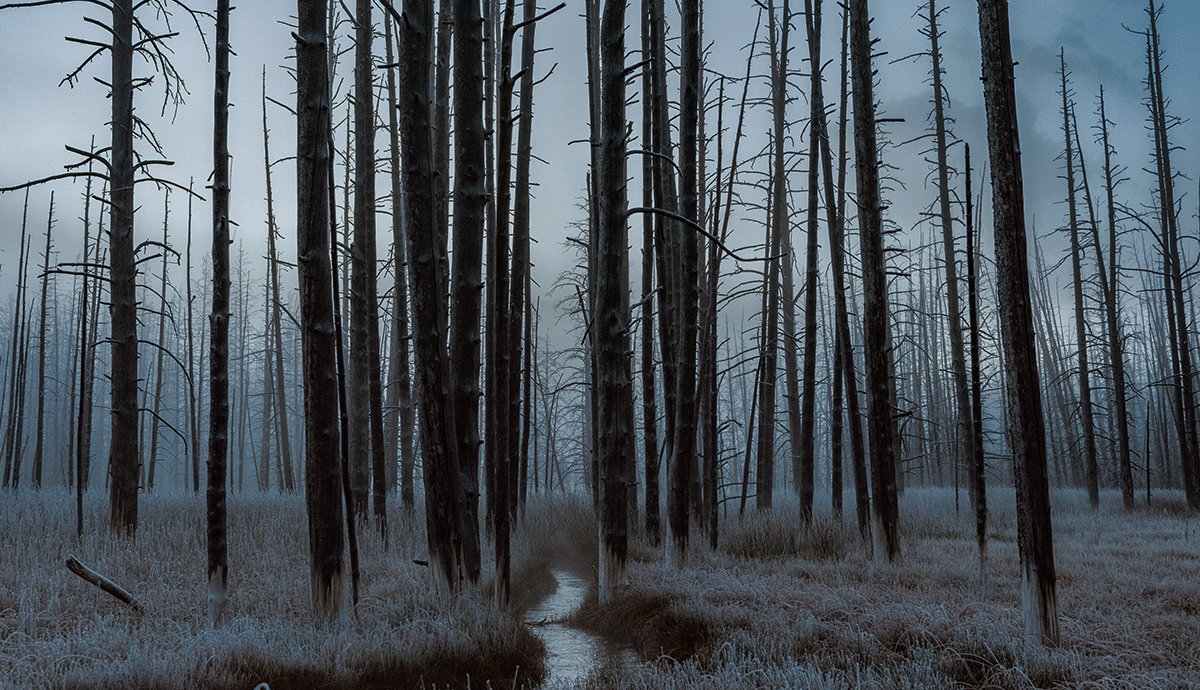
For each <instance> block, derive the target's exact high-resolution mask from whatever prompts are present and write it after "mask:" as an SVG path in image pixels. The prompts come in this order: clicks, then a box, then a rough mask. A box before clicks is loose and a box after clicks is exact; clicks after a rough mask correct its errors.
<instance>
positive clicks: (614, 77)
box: [593, 0, 686, 603]
mask: <svg viewBox="0 0 1200 690" xmlns="http://www.w3.org/2000/svg"><path fill="white" fill-rule="evenodd" d="M625 5H626V0H607V1H606V2H605V5H604V11H603V14H602V16H601V22H600V61H601V87H600V113H601V118H600V123H599V124H600V130H599V131H598V132H596V133H595V134H594V135H593V139H594V140H595V141H596V142H597V143H598V144H599V156H598V159H599V162H600V167H599V168H598V170H597V185H596V189H597V190H598V191H599V193H600V195H599V197H598V198H597V202H598V210H599V212H600V213H599V217H600V224H599V226H598V228H597V229H598V231H599V233H598V238H597V239H598V245H599V247H598V248H599V256H598V257H597V258H598V269H599V272H598V274H597V275H596V285H597V288H598V291H597V294H596V312H595V314H594V319H595V320H594V323H593V329H594V330H595V341H596V350H597V363H598V367H597V374H598V379H599V380H598V383H599V389H598V393H599V396H598V397H599V406H600V410H599V412H600V414H599V418H598V420H597V421H598V426H599V437H598V438H599V444H600V445H599V448H598V449H597V451H598V456H599V459H600V463H601V465H600V479H601V482H600V494H601V498H600V506H601V515H600V567H599V591H600V594H599V596H600V601H601V602H602V603H606V602H609V601H611V600H612V598H613V595H614V593H615V592H616V589H617V587H619V586H622V585H624V584H626V578H627V575H626V573H627V560H628V550H629V506H628V497H629V490H628V486H629V484H630V483H631V482H632V481H633V467H634V458H633V457H632V456H631V455H630V452H629V451H630V449H631V446H630V445H629V444H628V443H627V442H626V439H628V438H629V437H631V436H632V434H633V433H634V430H633V424H632V421H633V378H632V373H631V371H630V362H629V356H630V355H629V352H628V344H627V340H626V335H625V334H626V333H627V332H628V330H629V312H628V309H627V308H626V305H625V304H624V299H623V297H622V293H624V292H627V291H628V289H629V285H628V284H624V283H625V281H624V280H623V279H622V277H623V276H625V275H627V270H626V268H625V267H624V266H623V264H624V263H626V262H628V249H627V247H626V245H627V242H628V237H627V236H628V225H627V219H626V205H627V199H626V193H627V192H626V182H625V178H626V172H625V147H626V143H625V79H626V77H625V73H624V68H625ZM685 6H686V3H685ZM684 506H685V510H686V503H685V504H684ZM685 544H686V537H685Z"/></svg>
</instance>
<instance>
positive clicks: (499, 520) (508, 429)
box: [486, 0, 519, 608]
mask: <svg viewBox="0 0 1200 690" xmlns="http://www.w3.org/2000/svg"><path fill="white" fill-rule="evenodd" d="M515 12H516V3H515V2H514V0H505V3H504V11H503V15H504V19H503V28H502V29H501V31H500V84H499V86H500V90H499V98H498V99H497V106H496V107H497V109H498V110H499V113H498V120H499V122H498V126H497V131H496V156H497V158H498V160H497V161H496V164H495V169H496V205H495V215H496V218H495V220H494V221H493V222H492V224H491V227H492V234H491V236H490V237H489V241H488V245H489V247H490V251H491V252H492V253H491V255H490V256H489V258H488V274H489V277H491V280H489V282H488V288H489V289H488V351H487V379H488V393H489V395H490V397H489V398H488V400H487V406H486V408H487V409H486V413H487V415H488V422H489V427H490V428H489V431H488V445H489V448H488V450H489V451H490V453H491V459H490V465H491V468H492V469H491V471H490V474H491V476H492V484H491V486H490V487H489V490H491V491H494V494H495V495H494V496H491V495H489V499H490V500H489V502H488V503H489V506H490V509H489V513H490V515H489V517H490V518H491V520H492V531H493V533H494V537H495V557H496V579H495V585H496V603H497V605H499V606H500V607H501V608H504V607H507V606H508V598H509V590H510V586H511V582H510V577H511V572H510V561H511V551H510V531H509V530H510V526H511V524H512V520H511V511H512V508H513V501H512V472H511V468H512V460H513V458H512V455H511V452H510V451H511V450H512V443H511V439H512V424H511V418H510V414H511V412H512V406H511V404H510V400H509V393H510V388H511V384H512V374H513V370H512V347H511V346H510V339H511V335H510V333H509V325H510V322H511V317H512V312H511V311H510V310H509V306H508V305H509V299H510V297H511V295H510V294H509V293H510V291H511V285H510V279H511V277H512V276H511V274H510V272H509V264H510V260H509V251H508V241H509V223H508V221H509V210H510V208H511V205H512V204H511V202H512V193H511V181H512V130H513V121H512V99H513V84H514V82H513V78H512V43H513V33H514V30H513V28H512V27H513V15H514V13H515ZM518 361H519V359H518Z"/></svg>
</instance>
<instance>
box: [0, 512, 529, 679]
mask: <svg viewBox="0 0 1200 690" xmlns="http://www.w3.org/2000/svg"><path fill="white" fill-rule="evenodd" d="M103 493H104V492H102V491H94V492H92V494H93V495H92V496H90V497H89V499H88V501H87V503H86V505H85V523H86V524H85V536H84V539H83V542H82V543H79V542H78V540H77V539H76V537H75V515H74V501H73V498H72V497H70V496H68V495H67V494H66V493H64V492H61V491H55V490H50V491H42V492H40V493H35V492H32V491H27V490H22V491H21V492H20V493H19V494H16V495H13V494H10V493H7V492H6V493H5V494H4V495H3V496H2V498H0V687H19V688H34V687H38V688H40V687H47V688H49V687H53V688H62V687H67V688H114V689H119V690H138V689H141V688H164V689H165V688H228V689H230V690H232V689H234V688H241V689H244V690H251V688H254V687H255V685H256V684H258V683H260V682H267V683H269V684H270V686H271V687H272V688H273V689H275V690H279V689H281V688H297V689H298V688H315V687H330V688H339V687H340V688H349V687H362V686H366V685H369V686H371V687H387V684H388V683H392V682H394V683H395V687H414V686H416V685H418V684H420V683H421V682H422V680H423V681H424V682H425V684H426V686H429V685H430V684H433V683H436V684H439V685H443V686H444V685H445V684H447V683H450V682H459V681H462V682H463V684H464V685H465V680H466V678H467V676H468V675H470V676H472V677H473V678H475V679H477V680H479V681H480V682H479V683H478V685H477V686H478V687H482V684H483V683H482V681H486V680H489V679H491V680H506V681H507V682H509V683H511V682H512V680H513V676H514V669H515V668H516V667H518V666H519V667H520V668H521V669H523V670H522V671H521V674H523V675H524V676H525V677H529V676H530V675H534V677H540V674H542V673H543V669H542V667H541V659H542V658H543V657H544V654H545V652H544V648H543V646H542V643H541V642H540V640H538V639H537V638H536V636H534V635H533V634H532V633H530V632H529V630H528V629H527V628H526V627H525V626H524V625H523V624H521V623H520V622H519V619H517V618H515V617H514V616H511V615H508V614H502V613H499V612H497V611H496V610H495V609H494V607H493V606H492V605H491V604H490V603H489V602H487V601H485V600H484V597H483V596H481V595H480V594H472V595H468V596H463V597H449V596H445V595H438V594H437V593H435V592H432V591H431V588H430V587H429V584H428V578H427V574H426V572H425V569H424V568H422V567H420V566H418V565H416V564H414V563H413V558H422V557H424V554H425V548H424V540H425V536H424V530H423V529H421V528H419V527H418V526H414V525H413V524H412V523H411V522H405V520H404V519H403V518H402V517H401V515H400V514H399V511H398V510H393V511H392V514H391V524H392V525H393V529H392V530H391V543H390V549H389V552H387V553H385V552H384V551H383V549H382V546H381V544H380V541H379V539H378V538H377V537H374V536H370V535H362V536H361V538H360V544H361V550H362V566H361V571H362V582H361V598H360V603H359V607H358V613H357V615H356V616H353V617H351V616H347V617H346V619H345V620H344V621H342V623H341V624H340V625H333V626H329V627H326V628H321V627H316V626H315V625H314V624H313V622H312V619H311V618H310V617H309V598H308V532H307V518H306V517H305V513H304V504H303V502H304V497H303V494H302V493H297V494H294V495H291V496H280V495H276V494H274V493H271V494H264V495H259V494H247V495H234V496H232V497H231V498H230V502H229V570H230V575H229V580H230V591H231V606H230V611H231V613H232V620H230V621H229V623H228V624H227V625H226V626H224V627H223V628H221V629H219V630H213V629H211V626H210V625H209V622H208V618H207V608H206V603H205V595H206V591H207V590H206V575H205V568H206V562H207V560H206V559H207V556H206V547H205V527H204V515H205V513H204V497H203V494H201V495H200V496H193V495H191V494H160V493H156V494H150V495H143V496H142V497H141V509H140V520H139V528H138V533H137V538H136V540H134V541H129V540H114V539H112V538H110V537H109V536H108V531H107V520H106V518H107V503H108V502H107V498H106V497H105V496H104V495H103ZM68 554H73V555H75V556H76V557H78V558H79V559H80V560H81V561H83V562H84V563H85V564H87V565H89V566H91V567H92V568H94V569H95V570H97V571H98V572H100V573H102V574H104V575H106V576H108V577H109V578H111V579H112V580H114V581H116V582H117V583H118V584H120V585H122V586H123V587H125V588H126V589H128V590H129V591H130V592H131V593H132V594H133V595H134V596H135V597H136V598H137V599H138V600H139V601H140V603H141V604H142V606H143V607H144V612H143V613H141V614H138V613H133V612H131V611H129V610H127V609H126V608H125V607H124V605H123V604H121V603H119V602H118V601H117V600H116V599H114V598H112V597H110V596H108V595H107V594H104V593H102V592H101V591H100V590H99V589H97V588H95V587H93V586H91V585H89V584H87V583H85V582H84V581H83V580H81V579H79V578H78V577H76V576H75V575H73V574H71V573H70V572H69V571H68V570H67V569H66V567H65V566H64V562H65V561H66V558H67V555H68ZM348 567H349V564H348V563H347V568H348ZM347 579H348V578H347ZM518 681H520V677H518Z"/></svg>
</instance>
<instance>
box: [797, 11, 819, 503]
mask: <svg viewBox="0 0 1200 690" xmlns="http://www.w3.org/2000/svg"><path fill="white" fill-rule="evenodd" d="M804 12H805V27H806V29H807V36H808V56H809V71H810V72H811V75H812V89H811V93H810V94H809V104H810V106H811V110H810V112H809V120H810V129H809V132H810V134H809V147H808V251H807V252H806V254H807V257H808V261H807V266H806V267H805V275H806V279H805V283H804V284H805V287H804V290H805V293H804V391H803V394H802V398H801V403H800V437H799V445H800V453H799V458H798V462H799V466H800V477H799V481H798V482H797V484H799V487H800V488H799V491H800V517H801V519H802V520H804V521H806V522H811V521H812V511H813V494H814V492H815V486H814V483H815V476H814V475H815V468H816V457H815V454H816V451H815V448H816V402H817V401H816V398H817V284H818V279H819V275H820V274H819V272H818V268H817V247H818V240H817V234H818V226H817V212H818V210H819V209H820V181H819V178H818V177H817V174H818V170H819V166H820V152H821V148H820V145H821V142H820V139H821V137H823V136H825V129H824V123H823V122H818V121H821V120H823V118H824V116H825V97H824V93H823V92H822V89H821V81H822V78H821V0H815V2H814V1H813V0H805V3H804ZM792 443H793V444H795V443H796V439H795V438H793V439H792ZM793 452H795V450H793Z"/></svg>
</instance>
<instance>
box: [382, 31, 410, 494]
mask: <svg viewBox="0 0 1200 690" xmlns="http://www.w3.org/2000/svg"><path fill="white" fill-rule="evenodd" d="M394 33H395V27H394V22H393V21H392V15H391V14H390V13H385V14H384V42H385V47H386V53H385V54H386V58H385V59H386V60H387V64H388V65H389V68H388V70H387V93H388V143H389V147H388V150H389V152H390V163H391V166H390V172H391V183H392V194H391V207H392V237H393V240H392V265H393V269H392V271H393V274H394V277H395V286H394V287H393V294H392V305H393V306H392V331H393V333H392V340H391V352H390V353H389V356H390V359H391V364H390V365H389V366H388V399H387V409H388V411H389V412H388V420H390V421H389V425H391V427H390V428H391V429H392V431H393V432H394V433H387V434H385V436H386V438H387V441H386V442H387V447H388V448H389V452H391V451H392V450H394V449H395V448H396V442H395V439H396V438H397V436H398V437H399V445H400V505H401V506H402V507H403V508H404V509H405V510H406V511H407V512H410V513H411V512H412V511H413V509H414V507H415V503H416V500H415V497H414V492H413V465H414V458H413V428H414V422H415V419H414V416H413V401H412V381H411V374H410V372H409V368H408V360H409V356H408V352H409V327H408V266H407V263H408V251H407V246H406V245H407V243H406V242H405V239H404V217H403V212H404V206H403V201H402V200H403V198H404V187H403V185H402V184H401V182H400V121H399V118H398V108H397V105H398V103H397V99H396V71H395V69H393V68H392V67H390V66H391V65H393V64H394V61H393V57H392V55H393V53H392V50H393V49H392V42H393V34H394ZM393 464H394V463H393ZM389 486H393V487H394V486H395V482H392V481H389Z"/></svg>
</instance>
